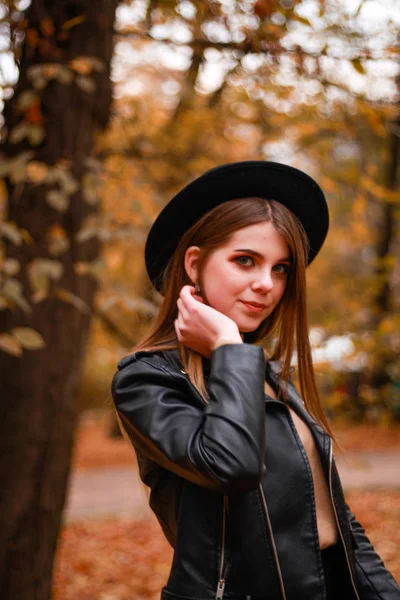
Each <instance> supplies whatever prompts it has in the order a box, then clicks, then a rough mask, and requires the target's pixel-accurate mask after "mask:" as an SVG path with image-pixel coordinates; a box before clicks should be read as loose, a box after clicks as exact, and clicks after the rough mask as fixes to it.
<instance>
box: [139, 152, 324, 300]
mask: <svg viewBox="0 0 400 600" xmlns="http://www.w3.org/2000/svg"><path fill="white" fill-rule="evenodd" d="M248 197H258V198H265V199H266V200H276V201H277V202H280V203H281V204H284V205H285V206H286V207H287V208H288V209H289V210H291V211H292V212H293V213H294V214H295V216H296V217H297V218H298V219H299V221H300V222H301V224H302V225H303V227H304V230H305V232H306V234H307V237H308V241H309V258H308V264H310V263H311V261H312V260H313V259H314V258H315V256H316V255H317V254H318V252H319V250H320V249H321V246H322V244H323V243H324V240H325V238H326V234H327V233H328V228H329V213H328V206H327V203H326V200H325V196H324V194H323V192H322V190H321V188H320V187H319V185H318V184H317V183H316V181H314V179H312V177H310V176H309V175H307V174H306V173H303V171H300V170H299V169H296V168H294V167H290V166H289V165H284V164H281V163H276V162H269V161H258V160H254V161H244V162H235V163H228V164H224V165H220V166H218V167H215V168H213V169H210V170H209V171H206V172H205V173H203V175H200V176H199V177H197V178H196V179H194V180H193V181H191V182H190V183H189V184H188V185H186V186H185V187H184V188H183V189H182V190H180V191H179V192H178V193H177V194H176V195H175V196H174V197H173V198H172V199H171V200H170V201H169V202H168V204H167V205H166V206H165V207H164V208H163V210H162V211H161V212H160V214H159V215H158V217H157V218H156V220H155V221H154V223H153V225H152V227H151V229H150V232H149V235H148V237H147V241H146V247H145V261H146V268H147V272H148V274H149V277H150V279H151V281H152V283H153V284H154V286H155V287H156V288H157V289H158V290H160V287H161V280H162V274H163V272H164V270H165V268H166V266H167V264H168V262H169V261H170V259H171V258H172V256H173V254H174V252H175V250H176V248H177V245H178V243H179V240H180V239H181V237H182V235H183V234H184V233H185V232H186V231H187V230H188V229H189V228H190V227H192V225H194V224H195V223H196V222H197V221H198V220H199V219H200V218H201V217H202V216H203V215H205V213H207V212H208V211H210V210H211V209H212V208H214V207H215V206H218V205H219V204H222V203H223V202H226V201H228V200H234V199H235V198H248Z"/></svg>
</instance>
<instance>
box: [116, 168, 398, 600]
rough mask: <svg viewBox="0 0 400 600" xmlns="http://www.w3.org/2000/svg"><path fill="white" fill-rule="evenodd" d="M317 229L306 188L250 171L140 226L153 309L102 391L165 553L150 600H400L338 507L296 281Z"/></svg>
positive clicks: (197, 184)
mask: <svg viewBox="0 0 400 600" xmlns="http://www.w3.org/2000/svg"><path fill="white" fill-rule="evenodd" d="M328 222H329V217H328V210H327V205H326V201H325V198H324V195H323V193H322V191H321V189H320V188H319V186H318V185H317V184H316V183H315V181H313V180H312V179H311V178H310V177H309V176H308V175H306V174H305V173H303V172H301V171H299V170H297V169H294V168H293V167H289V166H286V165H282V164H278V163H272V162H266V161H250V162H241V163H232V164H227V165H222V166H220V167H217V168H215V169H212V170H211V171H207V172H206V173H205V174H203V175H202V176H201V177H199V178H197V179H195V180H194V181H192V182H191V183H190V184H189V185H187V186H186V187H185V188H184V189H183V190H181V191H180V192H179V193H178V194H177V195H176V196H175V197H174V198H173V199H172V200H171V201H170V202H169V203H168V204H167V206H166V207H165V208H164V209H163V211H162V212H161V213H160V215H159V216H158V218H157V219H156V221H155V223H154V224H153V226H152V229H151V231H150V233H149V236H148V240H147V244H146V252H145V255H146V265H147V270H148V273H149V276H150V279H151V280H152V282H153V283H154V285H155V286H156V288H157V289H158V290H159V291H160V292H161V293H162V295H163V296H164V302H163V304H162V306H161V309H160V313H159V315H158V318H157V320H156V322H155V324H154V326H153V329H152V331H151V332H150V334H149V335H148V336H147V337H146V339H145V340H143V341H142V343H141V344H140V346H139V347H138V348H137V349H136V351H135V353H133V354H131V355H129V356H127V357H125V358H124V359H122V360H121V361H120V363H119V365H118V368H119V370H118V372H117V373H116V375H115V377H114V380H113V385H112V391H113V398H114V402H115V405H116V409H117V412H118V415H119V418H120V421H121V423H122V426H123V427H124V429H125V431H126V433H127V435H128V436H129V438H130V440H131V442H132V444H133V446H134V448H135V451H136V454H137V458H138V463H139V469H140V476H141V478H142V480H143V482H144V483H145V484H146V485H147V486H149V488H150V490H151V492H150V506H151V508H152V509H153V511H154V512H155V514H156V516H157V518H158V520H159V522H160V525H161V527H162V529H163V532H164V534H165V535H166V537H167V539H168V540H169V542H170V543H171V545H172V546H173V547H174V559H173V563H172V568H171V572H170V577H169V580H168V583H167V585H166V587H165V588H164V589H163V591H162V595H161V598H162V600H213V599H214V598H216V599H222V598H225V599H226V600H285V599H286V600H326V599H328V600H337V599H338V598H340V599H341V600H378V599H380V600H400V589H399V587H398V586H397V584H396V582H395V581H394V579H393V578H392V576H391V575H390V573H389V572H388V571H387V570H386V569H385V567H384V565H383V563H382V561H381V559H380V558H379V557H378V555H377V554H376V553H375V551H374V549H373V547H372V546H371V544H370V542H369V541H368V539H367V538H366V537H365V535H364V532H363V529H362V528H361V526H360V525H359V524H358V523H357V521H356V520H355V518H354V515H353V514H352V513H351V512H350V511H349V509H348V507H347V506H346V504H345V500H344V497H343V492H342V488H341V485H340V480H339V476H338V473H337V470H336V467H335V461H334V458H333V453H332V441H331V436H330V427H329V423H328V422H327V420H326V417H325V415H324V413H323V410H322V407H321V403H320V400H319V397H318V392H317V389H316V385H315V379H314V372H313V366H312V360H311V352H310V345H309V340H308V333H307V331H308V329H307V317H306V314H307V311H306V283H305V270H306V266H307V265H308V264H309V263H310V262H311V260H313V259H314V257H315V256H316V254H317V253H318V251H319V250H320V248H321V246H322V244H323V241H324V239H325V237H326V234H327V230H328ZM264 339H265V340H268V341H269V344H270V345H272V346H273V349H272V352H271V353H270V355H267V354H266V352H265V351H263V349H262V348H261V347H260V346H259V345H256V342H259V341H261V340H264ZM294 351H296V353H297V363H298V372H299V382H300V389H301V396H300V395H299V393H298V392H297V390H296V388H295V387H294V385H293V383H292V381H291V378H290V372H291V367H290V362H291V359H292V355H293V352H294Z"/></svg>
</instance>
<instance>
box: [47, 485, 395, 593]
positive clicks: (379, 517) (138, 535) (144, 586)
mask: <svg viewBox="0 0 400 600" xmlns="http://www.w3.org/2000/svg"><path fill="white" fill-rule="evenodd" d="M347 501H348V503H349V505H350V507H351V509H352V510H353V512H354V513H355V514H356V517H357V519H358V520H359V521H361V523H362V525H363V526H364V527H365V529H366V532H367V534H368V535H369V537H370V539H371V541H372V543H373V544H374V545H375V548H376V550H377V551H378V553H379V554H380V556H381V557H382V559H383V560H384V561H385V564H386V566H387V568H388V569H390V570H391V572H392V573H393V575H394V576H395V578H396V579H397V580H398V581H400V527H399V525H400V516H399V501H400V492H397V491H387V490H380V491H352V492H351V493H349V494H348V495H347ZM171 558H172V550H171V548H170V546H169V545H168V543H167V542H166V540H165V539H164V537H163V535H162V533H161V530H160V527H159V525H158V523H157V522H156V521H155V519H148V520H142V521H129V520H107V521H100V520H93V521H84V522H80V523H72V524H68V525H65V526H64V528H63V530H62V533H61V537H60V544H59V551H58V555H57V561H56V569H55V581H54V600H77V599H79V600H158V599H159V598H160V590H161V588H162V586H163V585H164V584H165V583H166V580H167V577H168V572H169V568H170V564H171Z"/></svg>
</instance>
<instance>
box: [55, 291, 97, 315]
mask: <svg viewBox="0 0 400 600" xmlns="http://www.w3.org/2000/svg"><path fill="white" fill-rule="evenodd" d="M56 296H57V298H60V300H63V302H67V303H68V304H72V306H75V308H77V309H78V310H79V311H80V312H82V313H89V312H90V308H89V306H88V305H87V304H86V302H84V301H83V300H82V298H79V297H78V296H76V295H75V294H73V293H72V292H70V291H69V290H66V289H65V288H58V289H57V290H56Z"/></svg>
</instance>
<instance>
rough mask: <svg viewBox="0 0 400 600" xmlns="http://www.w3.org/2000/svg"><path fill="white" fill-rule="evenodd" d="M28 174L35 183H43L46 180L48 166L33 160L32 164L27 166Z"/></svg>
mask: <svg viewBox="0 0 400 600" xmlns="http://www.w3.org/2000/svg"><path fill="white" fill-rule="evenodd" d="M26 172H27V175H28V177H29V179H30V180H31V181H32V182H33V183H42V181H44V180H45V179H46V175H47V172H48V166H47V165H46V163H44V162H40V161H38V160H31V162H30V163H28V164H27V165H26Z"/></svg>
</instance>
